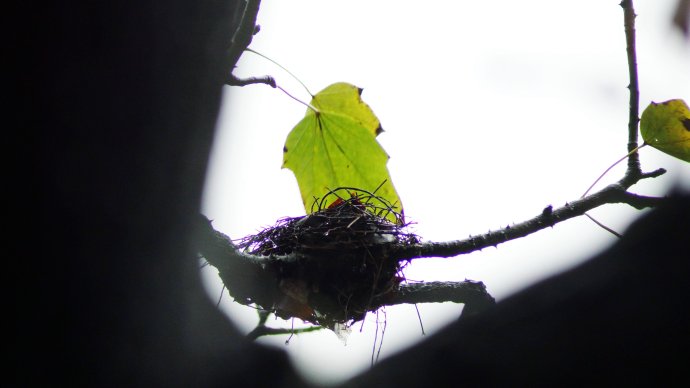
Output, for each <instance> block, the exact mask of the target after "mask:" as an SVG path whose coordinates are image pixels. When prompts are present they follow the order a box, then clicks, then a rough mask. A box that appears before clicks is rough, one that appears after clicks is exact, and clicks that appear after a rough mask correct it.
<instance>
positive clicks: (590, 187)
mask: <svg viewBox="0 0 690 388" xmlns="http://www.w3.org/2000/svg"><path fill="white" fill-rule="evenodd" d="M646 145H647V144H646V143H645V144H642V145H641V146H636V147H635V148H633V150H632V151H630V152H628V153H627V154H626V155H625V156H623V157H622V158H620V159H618V160H617V161H616V162H615V163H613V164H612V165H610V166H609V168H607V169H606V170H605V171H604V172H603V173H601V175H599V178H597V179H596V180H595V181H594V183H592V185H591V186H589V188H588V189H587V191H585V193H584V194H582V196H581V197H580V198H584V197H585V196H586V195H587V194H589V192H590V191H591V190H592V188H593V187H594V185H596V184H597V183H598V182H599V181H600V180H601V178H603V177H604V175H606V174H607V173H608V172H609V171H611V169H612V168H614V167H615V166H616V165H617V164H618V163H620V162H622V161H624V160H625V158H627V157H629V156H631V155H632V154H634V153H635V152H637V150H639V149H640V148H642V147H644V146H646Z"/></svg>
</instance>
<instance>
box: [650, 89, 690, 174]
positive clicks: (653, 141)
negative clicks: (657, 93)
mask: <svg viewBox="0 0 690 388" xmlns="http://www.w3.org/2000/svg"><path fill="white" fill-rule="evenodd" d="M640 133H641V134H642V138H643V139H644V141H645V143H647V144H649V145H650V146H652V147H654V148H656V149H658V150H660V151H662V152H665V153H667V154H669V155H671V156H675V157H676V158H678V159H682V160H684V161H686V162H690V109H688V105H687V104H686V103H685V101H683V100H681V99H675V100H668V101H664V102H660V103H656V102H652V103H651V104H649V105H648V106H647V108H645V110H644V112H642V117H641V119H640Z"/></svg>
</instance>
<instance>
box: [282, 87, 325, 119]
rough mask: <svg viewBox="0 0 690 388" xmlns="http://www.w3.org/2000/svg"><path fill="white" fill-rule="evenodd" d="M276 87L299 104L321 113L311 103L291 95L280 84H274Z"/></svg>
mask: <svg viewBox="0 0 690 388" xmlns="http://www.w3.org/2000/svg"><path fill="white" fill-rule="evenodd" d="M276 88H278V89H280V90H281V91H282V92H283V93H285V94H287V96H288V97H290V98H292V99H293V100H295V101H297V102H299V103H300V104H302V105H304V106H306V107H307V108H309V109H311V110H313V111H314V113H316V114H319V113H321V112H320V111H319V110H318V109H316V108H315V107H314V106H313V105H311V104H308V103H306V102H304V101H302V100H300V99H299V98H297V97H295V96H293V95H292V94H290V93H288V91H287V90H285V89H283V88H282V87H281V86H280V85H278V84H276Z"/></svg>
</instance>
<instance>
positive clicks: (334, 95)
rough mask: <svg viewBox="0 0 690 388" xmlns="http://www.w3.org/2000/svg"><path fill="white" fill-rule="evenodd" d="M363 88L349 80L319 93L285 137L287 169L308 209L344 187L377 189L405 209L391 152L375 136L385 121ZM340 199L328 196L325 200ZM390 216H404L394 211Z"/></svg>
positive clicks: (394, 219)
mask: <svg viewBox="0 0 690 388" xmlns="http://www.w3.org/2000/svg"><path fill="white" fill-rule="evenodd" d="M361 93H362V89H359V88H357V87H356V86H354V85H352V84H348V83H345V82H339V83H335V84H332V85H330V86H328V87H326V88H325V89H323V90H322V91H320V92H318V93H316V95H314V96H313V98H312V100H311V104H310V105H311V106H312V107H313V108H315V110H314V109H311V108H309V109H307V112H306V114H305V116H304V118H303V119H302V120H301V121H300V122H299V123H298V124H297V125H296V126H295V127H294V128H293V129H292V131H291V132H290V134H289V135H288V137H287V140H286V141H285V147H284V148H283V168H288V169H290V170H292V172H293V173H294V174H295V177H296V178H297V183H298V185H299V189H300V193H301V195H302V202H303V204H304V208H305V210H306V211H307V213H310V212H311V211H312V210H313V209H314V207H313V206H312V205H313V204H314V201H315V200H317V199H321V198H323V197H324V196H326V194H328V192H329V191H330V190H333V189H336V188H340V187H353V188H357V189H361V190H365V191H368V192H374V191H376V192H375V194H376V196H378V197H381V198H383V199H385V200H386V201H387V202H388V203H390V204H393V205H394V210H395V211H396V212H398V213H401V214H402V213H403V212H402V204H401V202H400V198H399V197H398V194H397V192H396V191H395V187H394V186H393V182H392V180H391V178H390V175H389V173H388V168H387V167H386V164H387V163H388V154H386V151H384V150H383V148H382V147H381V145H380V144H379V142H378V141H377V140H376V136H377V135H378V134H379V133H380V132H381V131H382V130H381V124H380V123H379V120H378V118H377V117H376V115H374V112H373V111H372V110H371V108H370V107H369V106H368V105H367V104H366V103H364V101H362V99H361ZM336 199H337V197H334V198H333V200H328V199H327V200H326V201H325V202H324V203H322V205H323V206H328V205H329V202H330V203H332V202H333V201H334V200H336ZM374 201H376V200H375V199H374ZM373 204H374V205H375V206H379V207H384V208H385V207H387V206H386V204H385V203H373ZM387 218H388V219H389V220H390V221H392V222H396V221H397V222H399V221H400V220H397V219H396V218H395V216H394V215H393V214H389V215H387Z"/></svg>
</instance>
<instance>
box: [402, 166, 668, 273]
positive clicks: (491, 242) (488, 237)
mask: <svg viewBox="0 0 690 388" xmlns="http://www.w3.org/2000/svg"><path fill="white" fill-rule="evenodd" d="M660 173H663V172H660ZM648 176H651V175H648ZM654 176H656V175H654ZM626 189H627V187H624V186H622V185H621V184H620V183H617V184H613V185H609V186H607V187H605V188H603V189H602V190H600V191H598V192H596V193H594V194H590V195H589V196H587V197H585V198H582V199H579V200H576V201H573V202H570V203H566V204H565V206H563V207H560V208H558V209H555V210H554V209H553V207H552V206H550V205H549V206H547V207H546V208H544V210H543V211H542V213H541V214H539V215H538V216H536V217H534V218H532V219H530V220H527V221H524V222H522V223H519V224H516V225H512V226H507V227H505V228H503V229H500V230H496V231H491V232H488V233H485V234H481V235H478V236H474V237H470V238H468V239H464V240H456V241H450V242H428V243H420V244H414V245H407V246H395V247H392V252H391V255H392V256H393V257H395V258H396V259H398V260H412V259H417V258H424V257H454V256H457V255H461V254H465V253H470V252H474V251H477V250H481V249H484V248H488V247H491V246H493V247H495V246H497V245H498V244H501V243H504V242H506V241H510V240H515V239H517V238H520V237H525V236H527V235H529V234H532V233H534V232H537V231H539V230H542V229H545V228H548V227H552V226H554V225H556V224H557V223H559V222H563V221H565V220H568V219H571V218H574V217H577V216H581V215H583V214H584V213H585V212H587V211H589V210H592V209H594V208H596V207H599V206H601V205H604V204H613V203H625V204H628V205H630V206H632V207H634V208H636V209H643V208H647V207H653V206H657V205H658V204H660V203H661V201H662V200H663V199H664V198H662V197H646V196H640V195H636V194H632V193H628V192H627V191H626Z"/></svg>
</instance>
